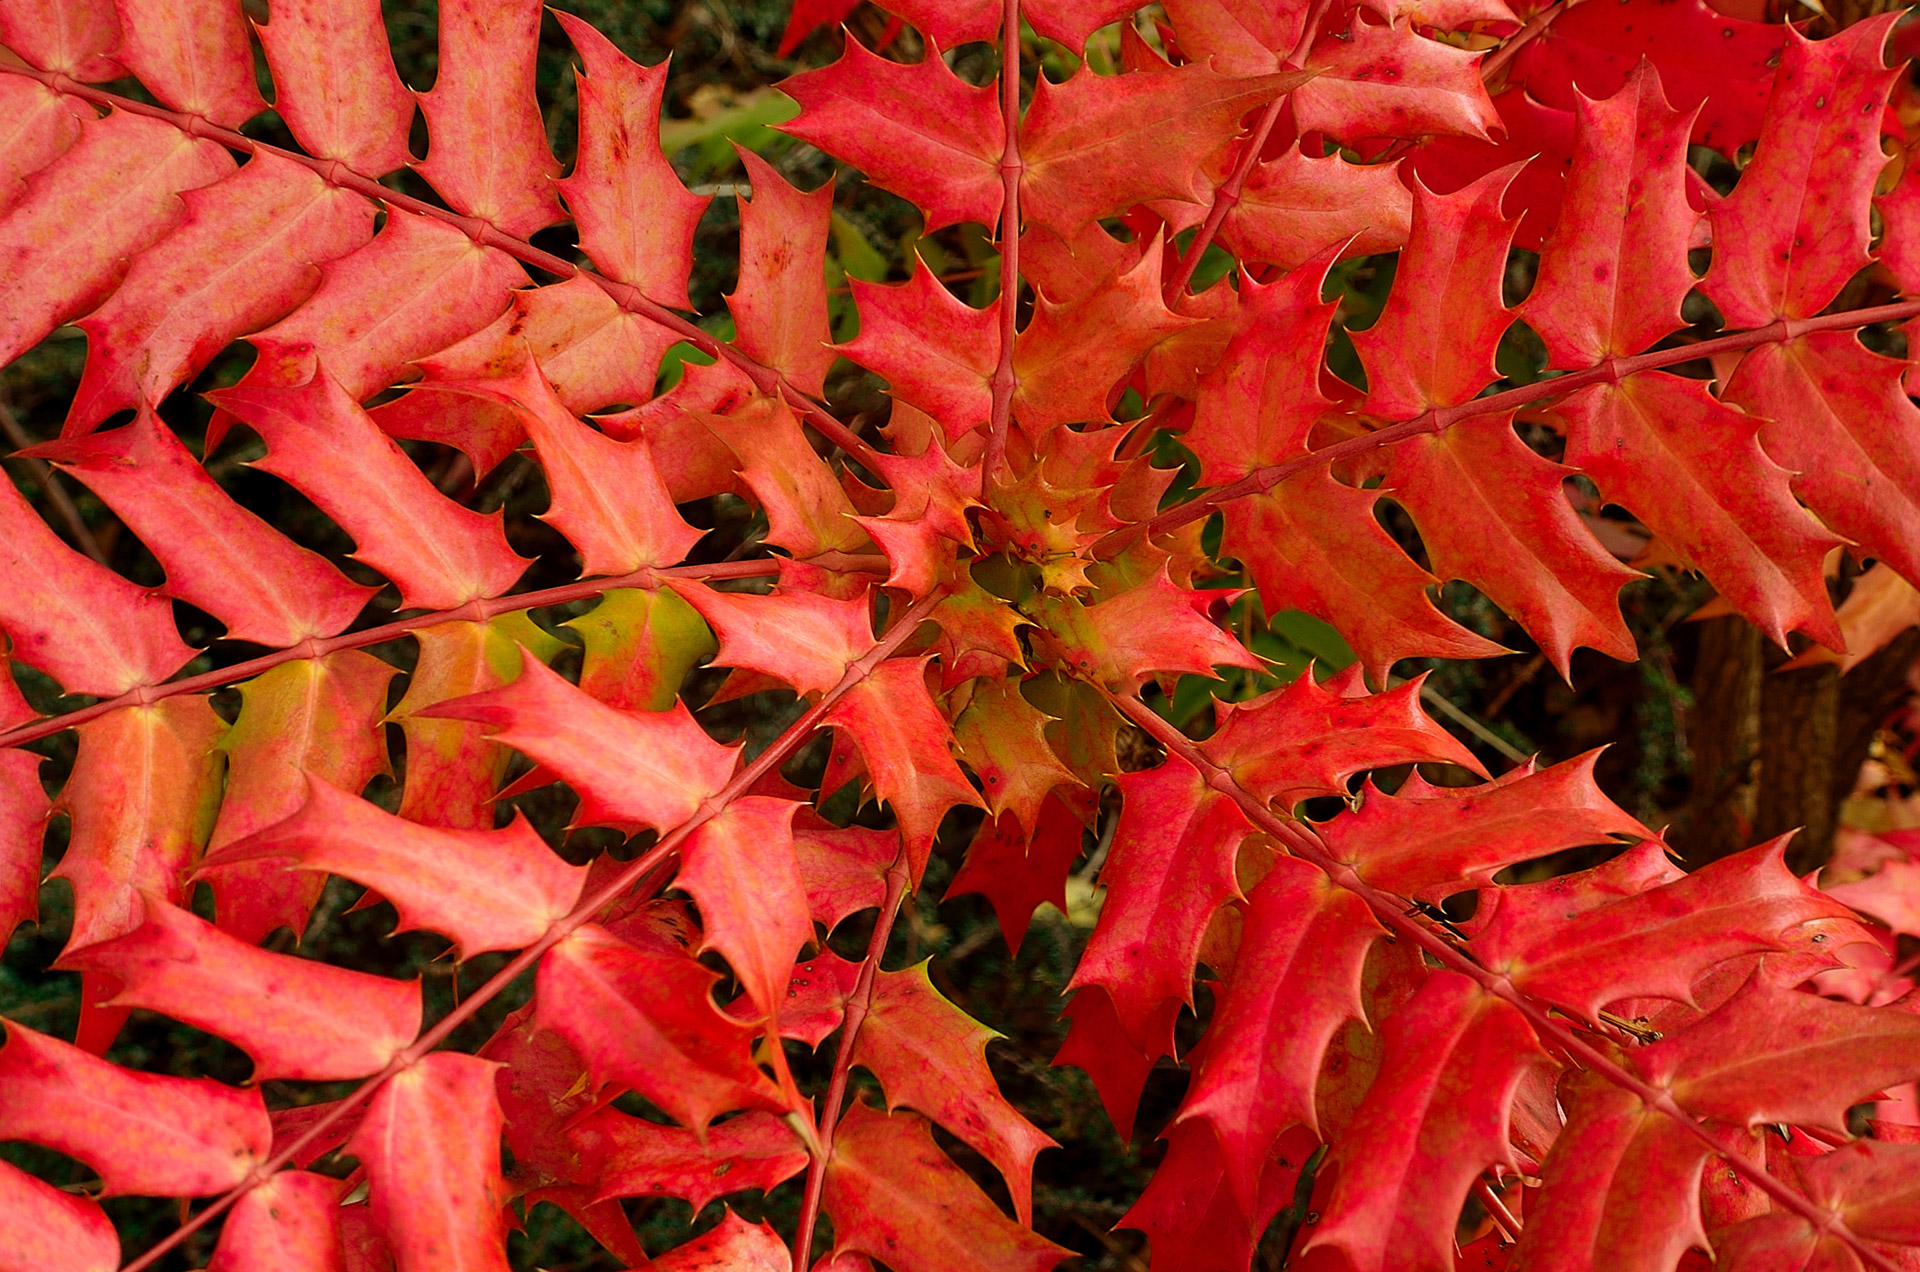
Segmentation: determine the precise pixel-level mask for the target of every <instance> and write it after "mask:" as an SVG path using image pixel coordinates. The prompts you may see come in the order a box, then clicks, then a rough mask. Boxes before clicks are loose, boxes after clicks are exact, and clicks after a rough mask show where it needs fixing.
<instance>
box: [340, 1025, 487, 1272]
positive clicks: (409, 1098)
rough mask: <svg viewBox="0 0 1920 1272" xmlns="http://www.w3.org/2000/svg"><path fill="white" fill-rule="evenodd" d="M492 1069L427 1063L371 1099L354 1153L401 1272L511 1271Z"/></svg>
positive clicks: (465, 1061) (453, 1059)
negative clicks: (370, 1187) (454, 1271)
mask: <svg viewBox="0 0 1920 1272" xmlns="http://www.w3.org/2000/svg"><path fill="white" fill-rule="evenodd" d="M497 1067H498V1066H496V1065H494V1064H493V1063H491V1062H490V1061H486V1060H480V1059H477V1058H475V1057H473V1056H466V1055H461V1054H460V1053H458V1052H454V1051H438V1052H435V1053H434V1054H432V1055H429V1056H423V1057H421V1058H420V1060H419V1061H418V1062H416V1063H415V1064H414V1065H413V1067H411V1068H409V1069H406V1070H404V1071H402V1072H401V1073H399V1074H398V1075H396V1076H395V1077H393V1078H392V1079H391V1080H389V1081H388V1082H387V1084H386V1085H385V1086H383V1087H381V1088H380V1091H379V1094H377V1095H375V1096H374V1097H373V1104H372V1106H371V1107H369V1108H368V1109H367V1115H366V1118H365V1119H364V1120H363V1121H362V1122H361V1123H360V1129H359V1130H357V1131H355V1132H354V1134H353V1138H352V1139H351V1140H350V1141H348V1143H347V1152H349V1153H351V1154H352V1155H353V1156H355V1157H358V1158H359V1159H360V1164H361V1165H362V1166H364V1167H365V1168H366V1171H367V1179H368V1182H369V1183H370V1184H371V1186H372V1191H371V1193H370V1195H369V1202H370V1204H371V1206H372V1208H373V1220H374V1223H375V1225H376V1226H377V1227H378V1228H379V1230H380V1231H381V1232H382V1233H383V1234H384V1235H385V1236H386V1239H387V1244H388V1245H390V1246H391V1247H392V1249H393V1255H394V1262H395V1264H396V1265H397V1267H398V1270H399V1272H443V1270H445V1269H449V1268H459V1269H461V1272H467V1270H468V1269H472V1272H506V1270H507V1229H506V1214H505V1206H506V1202H507V1187H506V1182H505V1181H504V1180H502V1179H501V1178H500V1126H501V1116H500V1101H499V1099H498V1098H497V1097H496V1096H495V1094H494V1089H493V1084H494V1076H493V1075H494V1070H495V1068H497Z"/></svg>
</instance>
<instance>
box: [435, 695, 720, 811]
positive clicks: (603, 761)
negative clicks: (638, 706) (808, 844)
mask: <svg viewBox="0 0 1920 1272" xmlns="http://www.w3.org/2000/svg"><path fill="white" fill-rule="evenodd" d="M422 714H423V715H427V716H432V717H437V718H443V719H448V720H472V721H474V722H476V723H478V724H482V725H485V726H487V727H488V728H490V729H492V730H493V738H494V740H495V741H497V742H500V743H503V744H505V745H507V746H511V747H513V748H515V749H516V750H519V751H521V752H524V753H525V754H526V755H527V756H529V757H530V758H532V759H534V760H537V761H539V762H540V763H542V764H545V765H547V766H548V767H550V768H551V769H553V770H554V771H555V772H557V773H559V774H560V776H561V777H563V778H565V779H566V780H567V781H568V782H570V783H572V784H573V785H574V787H575V788H576V789H577V790H579V792H580V811H579V813H578V814H577V820H578V823H579V824H581V825H590V826H624V827H631V828H633V829H634V830H639V829H642V828H646V829H651V830H658V831H661V832H665V831H668V830H671V829H673V828H674V827H675V826H678V825H679V824H680V823H681V822H683V821H685V820H687V818H689V817H691V816H692V815H693V812H694V810H695V809H697V808H698V807H700V805H701V803H702V802H703V801H704V800H705V799H706V798H707V797H708V796H709V795H713V794H715V793H717V792H718V791H719V790H720V788H721V787H722V786H725V785H726V783H727V779H728V778H730V777H731V776H733V769H734V763H735V760H736V758H737V756H738V749H737V748H735V747H727V746H721V745H720V744H719V743H717V742H715V741H713V740H712V739H711V738H709V737H707V735H706V733H705V731H703V730H702V729H701V728H700V726H699V725H698V724H696V723H694V719H693V717H692V716H691V715H690V714H688V712H687V708H686V705H685V704H684V703H675V704H674V705H673V707H672V708H671V709H669V710H666V711H622V710H620V709H619V708H618V707H611V706H608V705H606V704H605V703H603V702H598V701H595V700H594V699H593V698H591V697H589V696H588V695H587V694H585V693H582V692H581V691H580V690H579V689H577V688H575V687H574V686H573V685H571V684H568V683H567V682H566V681H565V680H562V679H561V678H560V677H559V676H557V675H555V674H554V673H553V672H552V671H549V670H548V669H547V668H546V667H545V666H544V665H543V664H541V663H540V662H539V661H537V660H536V659H532V658H526V659H524V661H523V670H522V671H521V673H520V678H519V679H518V680H515V681H514V682H513V683H512V684H510V685H507V686H505V687H504V688H500V689H494V690H491V691H490V692H487V693H480V694H475V695H473V696H472V697H470V698H460V699H456V700H455V701H453V702H443V703H440V704H439V705H437V706H434V707H430V708H428V709H427V710H426V711H424V712H422Z"/></svg>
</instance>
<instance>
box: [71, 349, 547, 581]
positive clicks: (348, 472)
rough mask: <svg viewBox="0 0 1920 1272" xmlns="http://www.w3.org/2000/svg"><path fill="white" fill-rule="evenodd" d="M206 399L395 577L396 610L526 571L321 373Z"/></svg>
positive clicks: (491, 520)
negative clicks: (240, 424)
mask: <svg viewBox="0 0 1920 1272" xmlns="http://www.w3.org/2000/svg"><path fill="white" fill-rule="evenodd" d="M89 365H92V364H91V363H89ZM212 396H213V397H214V398H215V399H216V401H217V404H218V405H219V406H222V407H224V408H225V409H227V410H229V411H231V412H233V414H234V415H236V416H238V417H239V418H240V419H241V420H243V421H245V422H246V424H247V425H249V426H250V427H251V428H253V429H254V431H256V432H258V433H259V434H260V435H261V436H262V437H263V438H265V439H266V443H267V456H266V458H264V459H258V460H255V461H254V466H255V467H256V468H259V469H261V470H262V471H264V472H269V473H272V474H274V475H275V476H277V477H280V478H283V479H284V480H285V481H286V482H287V483H288V484H289V485H291V486H293V487H294V488H295V489H297V490H299V491H300V493H302V494H304V495H306V496H307V497H308V498H309V499H311V500H313V502H314V503H316V504H318V505H319V506H320V509H321V511H323V512H325V513H326V514H327V515H328V516H330V517H332V518H333V519H334V521H336V522H337V523H339V525H340V527H341V529H343V530H345V531H346V532H347V533H348V534H350V535H352V536H353V541H354V544H355V551H354V557H355V558H356V559H358V560H361V561H365V562H366V563H367V564H368V565H371V566H372V567H373V568H374V569H376V570H379V571H380V572H381V573H382V574H384V575H386V576H387V577H388V578H390V579H392V580H393V581H394V584H395V586H397V587H398V588H399V589H400V600H401V603H402V604H403V605H406V606H408V607H419V608H421V609H452V608H453V607H454V606H456V605H461V604H464V603H465V602H467V601H470V600H473V599H475V598H476V597H482V596H486V597H492V596H499V595H501V594H502V593H504V592H506V591H507V590H508V589H510V588H511V587H512V586H513V585H514V583H515V582H516V581H518V580H519V578H520V574H521V572H522V571H524V570H525V569H526V568H527V564H528V563H527V560H526V558H524V557H522V556H520V555H519V554H518V553H516V552H514V550H513V549H512V548H510V547H508V546H507V540H506V535H505V533H504V532H503V531H502V529H501V524H502V521H501V517H500V514H498V513H495V514H494V515H492V516H490V517H489V516H482V515H481V514H480V513H477V512H474V511H472V510H470V509H468V508H464V507H462V506H461V505H459V504H457V503H455V502H453V501H452V500H451V499H449V498H447V497H446V496H445V495H443V494H441V493H440V491H439V490H437V489H435V488H434V485H433V483H432V482H430V481H428V480H427V477H426V474H424V473H422V472H421V471H420V470H419V468H417V467H415V466H414V463H413V461H412V460H411V459H408V458H407V456H406V453H405V452H404V451H402V450H401V449H400V447H399V446H398V445H396V444H395V443H394V442H393V440H392V439H391V438H389V437H387V436H386V435H385V434H384V433H382V432H381V431H380V429H379V428H378V426H376V425H375V424H374V422H373V421H372V420H371V419H370V418H368V416H367V413H366V412H365V411H363V410H361V409H360V405H359V404H358V403H357V402H355V401H354V400H353V399H352V398H351V397H349V396H348V395H347V392H346V390H345V389H343V388H342V387H341V386H340V382H339V381H338V380H336V379H334V378H333V376H332V375H331V374H330V373H329V372H328V371H327V369H326V367H324V366H321V367H319V368H318V369H317V370H315V371H314V373H313V378H312V379H311V380H309V381H308V382H307V383H306V384H304V385H300V386H297V387H292V388H273V387H267V386H257V387H249V388H232V389H226V390H223V391H221V392H219V393H217V394H214V395H212Z"/></svg>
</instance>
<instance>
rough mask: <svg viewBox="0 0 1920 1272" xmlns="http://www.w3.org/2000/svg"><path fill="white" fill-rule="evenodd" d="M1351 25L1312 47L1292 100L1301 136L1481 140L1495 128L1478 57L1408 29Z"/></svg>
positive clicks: (1408, 25)
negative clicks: (1314, 133)
mask: <svg viewBox="0 0 1920 1272" xmlns="http://www.w3.org/2000/svg"><path fill="white" fill-rule="evenodd" d="M1350 12H1351V13H1352V15H1353V19H1352V23H1351V25H1350V26H1349V27H1348V28H1347V30H1345V31H1344V32H1340V33H1338V34H1334V33H1327V34H1324V35H1322V36H1320V38H1319V39H1317V40H1315V41H1314V44H1313V48H1312V50H1311V51H1310V52H1309V53H1308V54H1307V63H1306V69H1307V70H1308V71H1309V72H1315V74H1314V75H1313V77H1312V78H1311V79H1308V80H1306V81H1305V82H1304V83H1302V84H1301V85H1300V86H1299V87H1298V88H1296V89H1295V90H1294V94H1293V111H1294V117H1295V118H1296V119H1298V120H1299V122H1300V130H1301V131H1302V132H1306V131H1308V130H1318V131H1320V132H1324V133H1326V134H1327V135H1328V136H1331V137H1338V138H1339V139H1341V140H1342V141H1346V142H1355V141H1362V140H1364V139H1366V138H1368V137H1405V136H1409V135H1413V134H1418V133H1451V134H1457V135H1460V136H1466V137H1485V136H1486V135H1487V130H1488V129H1489V128H1495V127H1498V126H1499V123H1500V119H1499V116H1498V115H1496V114H1495V113H1494V109H1493V103H1492V102H1491V101H1489V100H1487V90H1486V89H1485V88H1484V87H1483V86H1482V85H1481V82H1480V54H1478V53H1474V52H1469V51H1468V50H1466V49H1460V48H1455V47H1454V46H1453V45H1451V44H1443V43H1441V42H1440V41H1438V40H1429V39H1427V38H1425V37H1424V36H1422V35H1420V34H1419V33H1418V32H1417V31H1416V30H1415V29H1414V27H1415V24H1414V23H1413V22H1393V23H1388V24H1382V23H1375V22H1369V21H1367V20H1366V19H1364V18H1362V17H1361V16H1360V7H1358V6H1356V7H1355V8H1354V9H1352V10H1350Z"/></svg>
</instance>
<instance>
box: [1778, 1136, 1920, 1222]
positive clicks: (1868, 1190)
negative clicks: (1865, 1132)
mask: <svg viewBox="0 0 1920 1272" xmlns="http://www.w3.org/2000/svg"><path fill="white" fill-rule="evenodd" d="M1917 1166H1920V1145H1916V1144H1887V1143H1881V1142H1878V1141H1875V1140H1866V1139H1863V1140H1855V1141H1853V1143H1851V1144H1848V1145H1846V1146H1845V1147H1844V1148H1841V1149H1838V1150H1836V1151H1835V1152H1832V1153H1828V1154H1826V1155H1825V1156H1824V1157H1815V1158H1812V1159H1809V1160H1805V1161H1802V1162H1800V1163H1799V1167H1800V1177H1801V1178H1802V1179H1803V1180H1805V1181H1806V1184H1807V1191H1808V1193H1809V1195H1810V1196H1811V1197H1812V1199H1813V1200H1814V1201H1816V1202H1818V1203H1819V1204H1820V1205H1822V1206H1825V1207H1826V1208H1827V1209H1829V1210H1833V1211H1837V1212H1838V1213H1839V1215H1840V1218H1841V1220H1842V1221H1843V1222H1844V1223H1845V1224H1846V1225H1847V1227H1848V1228H1849V1229H1851V1230H1852V1231H1853V1232H1855V1233H1857V1234H1858V1235H1860V1236H1863V1237H1865V1238H1867V1239H1868V1240H1870V1241H1898V1242H1901V1243H1903V1244H1906V1245H1920V1172H1916V1169H1915V1168H1916V1167H1917Z"/></svg>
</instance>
